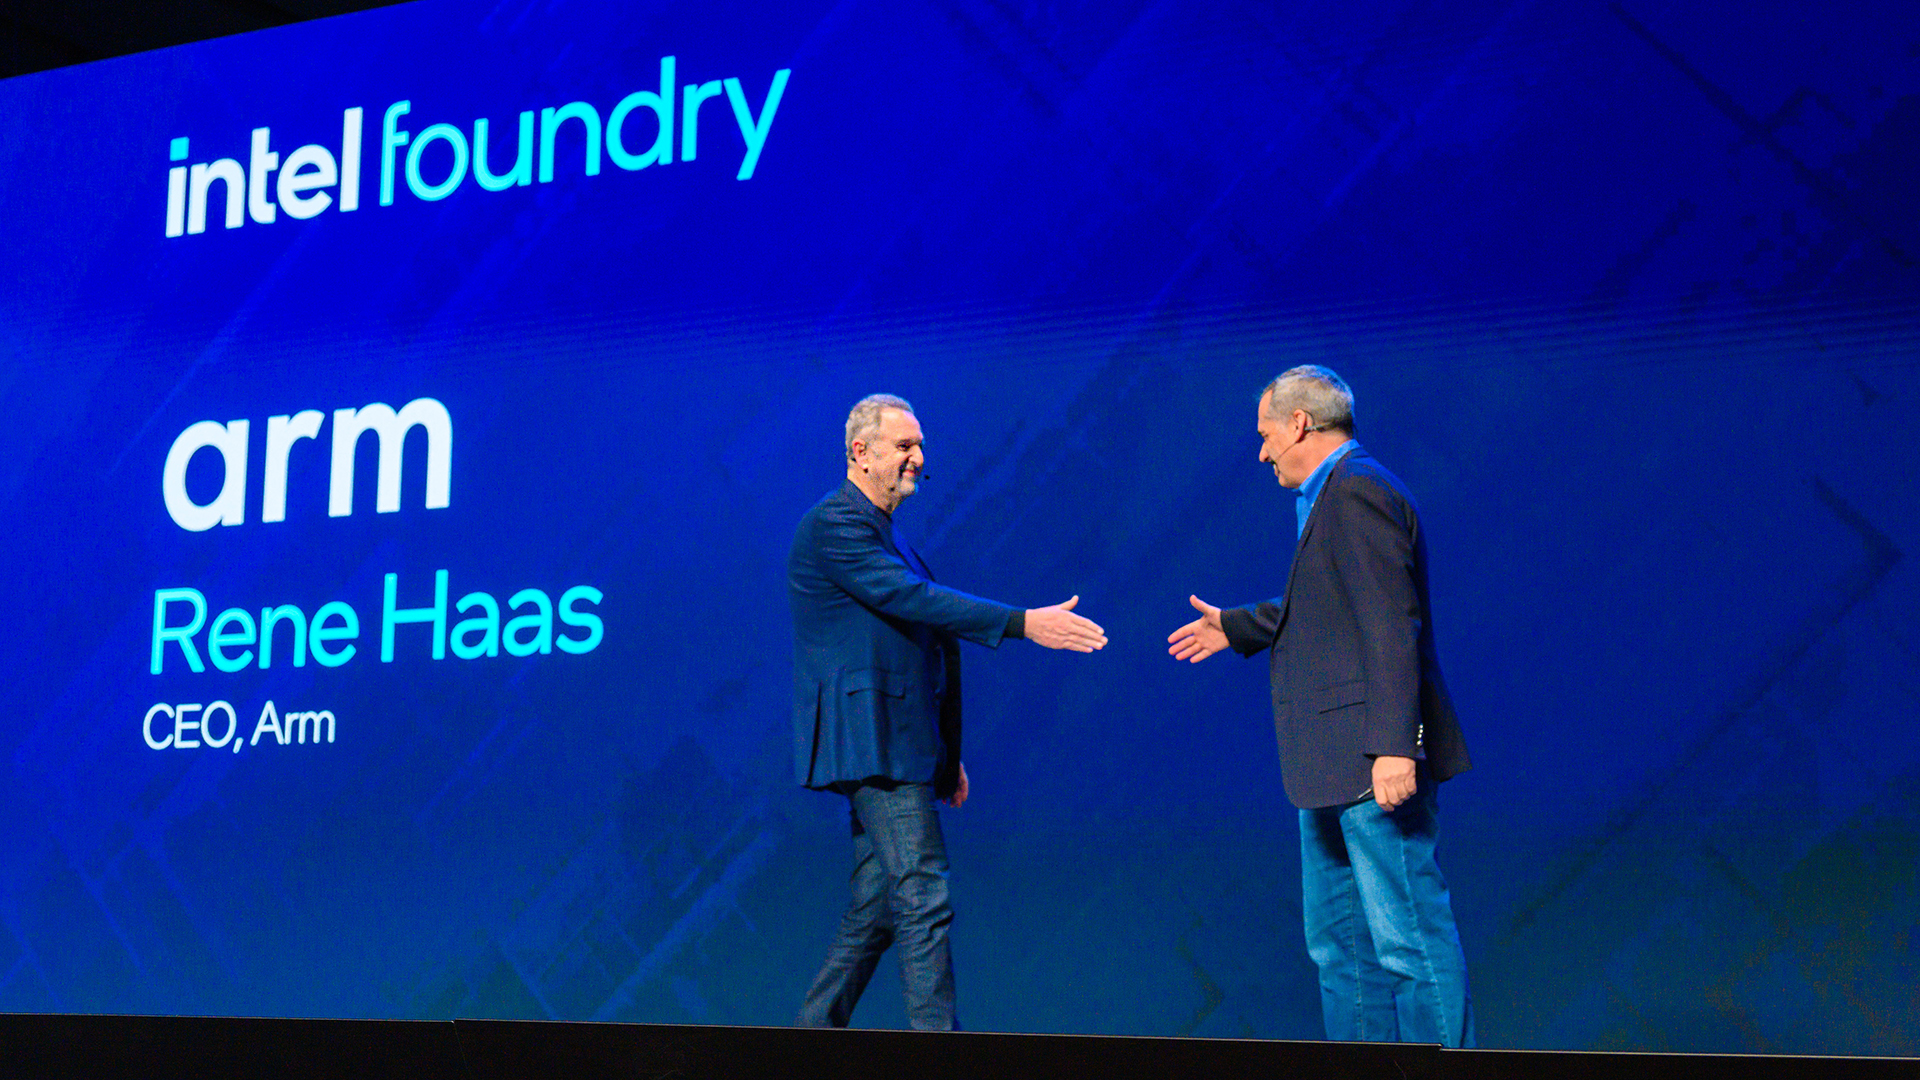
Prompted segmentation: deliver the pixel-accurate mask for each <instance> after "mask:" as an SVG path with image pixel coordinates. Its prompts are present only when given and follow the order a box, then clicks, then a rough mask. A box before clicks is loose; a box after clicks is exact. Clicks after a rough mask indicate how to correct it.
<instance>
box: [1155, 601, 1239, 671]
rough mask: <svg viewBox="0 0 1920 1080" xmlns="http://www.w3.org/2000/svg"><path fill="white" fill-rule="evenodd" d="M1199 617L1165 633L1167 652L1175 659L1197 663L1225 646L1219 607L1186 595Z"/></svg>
mask: <svg viewBox="0 0 1920 1080" xmlns="http://www.w3.org/2000/svg"><path fill="white" fill-rule="evenodd" d="M1187 603H1189V604H1192V605H1193V608H1194V610H1195V611H1198V612H1199V613H1200V617H1199V618H1197V619H1195V620H1193V621H1192V622H1190V623H1188V624H1187V625H1185V626H1183V627H1181V628H1180V629H1178V630H1175V631H1174V632H1173V633H1171V634H1168V635H1167V652H1169V653H1171V654H1172V655H1173V658H1174V659H1175V660H1185V661H1187V662H1188V663H1190V664H1197V663H1199V662H1200V661H1202V660H1205V659H1206V658H1207V657H1209V656H1212V655H1213V654H1214V653H1217V652H1222V651H1224V650H1225V649H1226V647H1227V632H1226V630H1225V629H1224V628H1222V627H1221V625H1220V609H1219V608H1217V607H1214V606H1213V605H1212V604H1209V603H1207V602H1206V601H1205V600H1202V599H1200V598H1199V597H1197V596H1189V597H1187Z"/></svg>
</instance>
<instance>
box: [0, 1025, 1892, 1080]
mask: <svg viewBox="0 0 1920 1080" xmlns="http://www.w3.org/2000/svg"><path fill="white" fill-rule="evenodd" d="M879 1076H906V1077H914V1078H916V1080H921V1078H927V1080H944V1078H948V1077H953V1078H960V1077H966V1078H989V1080H991V1078H1002V1077H1007V1078H1011V1077H1049V1078H1053V1077H1059V1078H1077V1077H1087V1078H1093V1077H1099V1078H1102V1080H1106V1078H1111V1077H1133V1076H1167V1077H1241V1076H1246V1077H1301V1078H1328V1080H1340V1078H1346V1077H1354V1078H1361V1077H1366V1078H1374V1077H1382V1078H1390V1080H1454V1078H1459V1080H1548V1078H1554V1080H1560V1078H1571V1080H1587V1078H1592V1080H1603V1078H1613V1077H1619V1078H1623V1080H1665V1078H1668V1077H1672V1078H1676V1080H1678V1078H1681V1077H1685V1078H1688V1080H1696V1078H1697V1080H1718V1078H1723V1077H1724V1078H1728V1080H1731V1078H1734V1077H1741V1078H1746V1077H1769V1078H1771V1077H1785V1078H1799V1077H1805V1078H1807V1080H1813V1078H1816V1077H1818V1078H1821V1080H1830V1078H1831V1080H1853V1078H1861V1080H1866V1078H1872V1080H1881V1078H1892V1077H1920V1058H1868V1057H1761V1056H1749V1055H1715V1054H1588V1053H1560V1052H1552V1051H1524V1050H1442V1049H1440V1048H1439V1047H1437V1046H1419V1045H1412V1044H1357V1043H1325V1042H1277V1041H1262V1040H1252V1039H1164V1038H1130V1037H1118V1036H1098V1035H1002V1034H989V1033H974V1032H968V1033H961V1034H950V1035H949V1034H923V1033H919V1032H911V1031H858V1030H856V1031H802V1030H795V1029H792V1028H749V1027H696V1026H681V1025H664V1024H581V1023H550V1022H540V1021H521V1020H454V1021H430V1020H419V1021H408V1020H283V1019H251V1018H239V1017H201V1016H71V1015H47V1014H18V1013H16V1014H10V1015H0V1077H6V1078H9V1080H11V1078H15V1077H19V1078H23V1080H28V1078H30V1080H68V1078H78V1077H85V1078H99V1080H121V1078H127V1080H133V1078H139V1080H242V1078H245V1080H265V1078H282V1077H285V1078H296V1080H308V1078H311V1080H334V1078H338V1080H385V1078H389V1077H390V1078H393V1080H544V1078H548V1077H554V1078H565V1080H601V1078H607V1080H735V1078H759V1077H769V1078H771V1077H780V1078H792V1080H809V1078H814V1077H819V1078H839V1077H849V1078H865V1077H879Z"/></svg>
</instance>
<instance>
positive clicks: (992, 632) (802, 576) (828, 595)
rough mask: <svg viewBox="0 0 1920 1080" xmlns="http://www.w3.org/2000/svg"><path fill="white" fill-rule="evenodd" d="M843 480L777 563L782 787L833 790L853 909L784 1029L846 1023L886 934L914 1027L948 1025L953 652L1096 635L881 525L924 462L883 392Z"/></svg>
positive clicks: (956, 776)
mask: <svg viewBox="0 0 1920 1080" xmlns="http://www.w3.org/2000/svg"><path fill="white" fill-rule="evenodd" d="M846 453H847V478H846V481H845V482H844V483H842V484H841V485H840V487H839V489H838V490H836V491H833V492H831V493H829V494H828V495H827V496H826V497H825V498H823V499H821V500H820V501H819V503H817V504H815V506H814V507H813V509H811V510H809V511H807V513H806V516H804V517H802V518H801V519H800V527H799V529H798V530H796V531H795V533H794V537H793V548H792V550H791V551H790V552H789V553H788V555H787V592H788V596H789V598H790V599H791V601H792V604H793V637H794V642H793V738H794V744H793V751H794V753H793V764H794V779H796V780H798V781H799V782H800V783H801V784H803V785H805V786H807V787H810V788H818V789H827V790H832V791H836V792H839V793H840V794H842V795H845V796H846V797H847V800H848V802H849V804H850V806H851V812H852V819H853V859H854V866H853V899H852V902H851V903H850V904H849V905H848V907H847V910H846V914H845V915H843V916H842V917H841V920H840V932H839V935H838V936H837V937H836V938H835V940H834V942H833V945H832V946H831V947H830V948H829V949H828V952H827V960H826V963H825V965H823V966H822V967H821V969H820V974H819V975H818V976H817V977H815V979H814V981H813V986H812V988H811V989H809V990H808V991H807V997H806V1001H805V1002H804V1003H803V1004H802V1005H801V1007H800V1016H799V1019H798V1023H799V1024H801V1025H802V1026H806V1027H845V1026H846V1025H847V1022H848V1021H849V1020H850V1019H851V1018H852V1016H853V1007H854V1005H855V1004H856V1003H858V1002H859V1000H860V993H861V991H863V990H865V989H866V986H867V980H868V979H870V978H871V977H872V976H873V970H874V967H875V966H876V965H877V964H878V963H879V962H880V954H881V953H883V952H885V951H886V950H887V947H888V946H889V945H892V944H894V943H895V942H896V941H897V942H898V944H899V946H900V975H901V982H902V984H903V986H904V988H905V991H906V998H907V1017H908V1020H909V1021H910V1022H911V1023H912V1024H913V1026H914V1027H915V1028H920V1029H924V1030H935V1031H950V1030H954V1029H956V1028H957V1027H958V1026H959V1025H958V1017H957V1015H956V1012H955V1007H954V989H953V964H952V961H951V960H950V959H949V956H948V949H947V929H948V926H949V925H950V924H951V923H952V921H953V910H952V908H951V907H950V906H949V903H948V898H947V852H946V841H945V840H944V838H943V837H942V835H941V832H940V819H939V816H938V815H937V814H936V813H935V812H934V801H935V799H940V800H944V801H946V802H948V803H950V804H951V805H953V806H954V807H956V808H958V807H959V806H960V805H962V804H963V803H965V802H966V800H967V770H966V768H965V767H964V766H963V765H962V764H961V760H960V645H959V642H960V641H961V640H962V639H964V640H967V641H972V642H976V643H978V644H981V645H985V646H987V647H988V648H995V647H998V646H999V644H1000V641H1001V640H1002V639H1003V638H1008V637H1025V638H1027V639H1028V640H1030V641H1033V642H1035V643H1036V644H1039V645H1044V646H1046V647H1047V648H1050V649H1070V650H1073V651H1076V652H1092V651H1094V650H1095V649H1099V648H1101V647H1103V646H1105V645H1106V643H1107V639H1106V634H1105V633H1104V632H1103V631H1102V630H1101V629H1100V627H1099V626H1097V625H1095V624H1094V623H1093V622H1091V621H1089V620H1087V619H1085V618H1083V617H1082V616H1079V615H1076V614H1074V613H1073V608H1074V605H1075V604H1077V603H1078V602H1079V599H1080V598H1079V597H1077V596H1076V597H1073V598H1072V599H1070V600H1068V601H1066V602H1065V603H1063V604H1055V605H1054V606H1052V607H1045V608H1034V609H1032V610H1027V611H1021V610H1018V609H1015V608H1012V607H1009V606H1007V605H1005V604H997V603H994V602H993V601H991V600H982V599H981V598H979V597H977V596H970V595H968V594H966V593H963V592H960V591H959V590H957V589H950V588H947V587H946V586H944V585H939V584H936V583H935V582H934V580H933V574H932V573H931V572H930V571H929V570H928V569H927V564H926V563H925V562H923V561H922V560H921V558H920V554H919V553H918V552H916V551H915V550H914V549H913V546H912V545H911V544H908V543H906V542H905V541H904V540H902V539H901V538H900V537H899V535H898V534H897V533H896V532H895V531H894V527H893V512H894V510H895V509H896V508H898V507H899V505H900V502H901V500H903V499H905V498H906V497H907V496H909V495H912V494H913V493H914V492H915V491H916V490H918V487H919V482H920V478H921V476H922V474H923V473H924V472H925V466H926V452H925V449H924V447H923V439H922V435H921V431H920V422H919V420H918V419H916V418H915V416H914V414H913V407H912V406H911V405H908V404H907V403H906V402H905V401H903V400H901V399H899V398H897V397H893V396H890V395H886V394H875V395H872V396H870V397H867V398H864V399H862V400H861V401H860V402H859V403H858V404H856V405H855V406H854V407H853V411H852V413H850V414H849V415H848V416H847V428H846Z"/></svg>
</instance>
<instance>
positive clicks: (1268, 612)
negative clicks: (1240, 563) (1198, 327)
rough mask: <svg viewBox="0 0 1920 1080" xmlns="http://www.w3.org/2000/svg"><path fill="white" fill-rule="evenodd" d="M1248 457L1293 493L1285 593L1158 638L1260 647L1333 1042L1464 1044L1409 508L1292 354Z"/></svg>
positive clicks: (1339, 402) (1317, 372)
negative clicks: (1438, 857)
mask: <svg viewBox="0 0 1920 1080" xmlns="http://www.w3.org/2000/svg"><path fill="white" fill-rule="evenodd" d="M1256 427H1257V430H1258V432H1259V434H1260V438H1261V449H1260V460H1261V461H1263V462H1265V463H1267V464H1269V465H1271V466H1273V472H1274V476H1275V477H1277V478H1278V479H1279V481H1280V484H1281V486H1282V487H1287V488H1292V489H1294V490H1295V491H1296V495H1297V497H1296V499H1295V506H1294V510H1295V520H1296V525H1297V530H1298V531H1297V537H1298V539H1297V542H1296V545H1295V548H1294V555H1293V569H1292V571H1291V572H1290V573H1289V574H1288V576H1287V587H1286V591H1285V592H1284V593H1282V594H1281V595H1280V596H1279V597H1276V598H1275V599H1272V600H1268V601H1265V602H1263V603H1259V604H1254V605H1251V606H1249V607H1243V608H1235V609H1232V610H1227V611H1222V610H1221V609H1219V608H1217V607H1214V606H1212V605H1210V604H1208V603H1206V602H1205V601H1203V600H1201V599H1200V598H1199V597H1197V596H1196V597H1191V598H1190V601H1191V603H1192V604H1193V606H1194V607H1195V608H1197V609H1199V611H1200V618H1198V619H1196V620H1194V621H1193V622H1191V623H1188V624H1187V625H1186V626H1183V627H1181V628H1180V629H1178V630H1176V631H1174V632H1173V634H1172V635H1171V636H1169V637H1168V639H1167V640H1168V642H1169V643H1170V646H1171V647H1170V648H1169V650H1168V651H1169V652H1171V653H1172V654H1173V655H1174V656H1175V657H1176V658H1178V659H1182V660H1190V661H1192V662H1195V663H1198V662H1199V661H1201V660H1204V659H1206V658H1207V657H1209V656H1212V655H1213V654H1214V653H1216V652H1219V651H1221V650H1224V649H1227V648H1232V649H1233V650H1234V651H1236V652H1239V653H1241V654H1242V655H1246V656H1251V655H1253V654H1255V653H1257V652H1259V651H1261V650H1262V649H1266V650H1269V658H1268V666H1269V670H1270V673H1271V676H1272V681H1273V723H1274V730H1275V733H1276V734H1277V736H1278V738H1279V742H1280V767H1281V777H1282V780H1283V781H1284V783H1285V785H1286V790H1287V795H1288V797H1289V798H1290V799H1291V800H1292V801H1293V804H1294V805H1295V806H1297V807H1299V808H1300V849H1301V850H1300V865H1301V873H1302V878H1303V886H1304V887H1303V900H1304V903H1303V905H1302V910H1303V911H1304V913H1305V916H1306V918H1305V922H1306V936H1307V952H1308V954H1309V955H1311V956H1312V957H1313V960H1314V963H1315V964H1316V965H1317V966H1318V967H1319V970H1320V1001H1321V1009H1322V1014H1323V1016H1324V1019H1325V1021H1326V1027H1327V1037H1328V1038H1330V1039H1368V1040H1381V1041H1395V1042H1430V1043H1441V1044H1443V1045H1446V1046H1471V1045H1473V1011H1472V1007H1471V1004H1470V999H1469V996H1468V992H1467V966H1466V957H1465V955H1464V953H1463V952H1462V950H1461V948H1460V935H1459V932H1458V930H1457V929H1456V927H1455V924H1454V918H1453V906H1452V902H1451V899H1450V897H1449V896H1448V893H1447V883H1446V879H1445V878H1444V877H1442V876H1441V873H1440V867H1439V864H1438V863H1437V862H1435V860H1434V848H1435V845H1436V843H1437V842H1438V839H1439V831H1438V830H1439V826H1438V804H1437V803H1436V801H1435V798H1434V788H1435V787H1436V786H1437V785H1438V784H1439V783H1440V781H1443V780H1446V779H1448V778H1449V777H1452V776H1454V775H1456V774H1458V773H1460V772H1463V771H1465V770H1466V769H1467V768H1468V767H1469V766H1470V764H1471V763H1470V762H1469V760H1468V758H1467V750H1466V745H1465V743H1464V742H1462V740H1461V735H1460V725H1459V722H1458V721H1457V720H1456V719H1455V717H1454V711H1453V702H1452V699H1451V698H1449V697H1448V695H1447V687H1446V683H1445V681H1443V680H1442V678H1441V676H1440V660H1439V656H1438V655H1437V654H1436V652H1435V650H1434V644H1433V618H1432V606H1431V604H1430V603H1429V601H1428V595H1427V542H1426V534H1425V533H1424V532H1423V531H1422V530H1421V528H1420V513H1419V510H1418V509H1417V508H1416V507H1415V506H1414V503H1413V497H1412V496H1411V495H1410V494H1408V492H1407V489H1406V486H1405V485H1404V484H1402V483H1401V482H1400V480H1399V478H1398V477H1395V476H1394V475H1393V474H1392V473H1390V472H1388V471H1387V470H1386V468H1385V467H1384V466H1382V465H1381V464H1380V463H1379V462H1377V461H1375V460H1374V459H1373V458H1372V457H1371V456H1370V455H1369V454H1368V453H1367V452H1366V451H1365V450H1364V449H1362V448H1361V446H1360V444H1359V443H1358V442H1357V441H1355V440H1354V438H1353V433H1354V421H1353V392H1352V391H1351V390H1350V389H1348V387H1347V384H1346V383H1345V382H1344V381H1342V380H1341V378H1340V376H1338V375H1336V374H1334V373H1333V372H1332V371H1329V370H1328V369H1326V368H1323V367H1318V366H1314V365H1307V366H1304V367H1297V368H1294V369H1292V370H1290V371H1287V372H1285V373H1284V374H1282V375H1280V376H1279V377H1278V378H1276V379H1274V380H1273V382H1271V383H1269V384H1268V385H1267V387H1266V389H1265V390H1263V391H1262V392H1261V394H1260V405H1259V413H1258V415H1257V423H1256Z"/></svg>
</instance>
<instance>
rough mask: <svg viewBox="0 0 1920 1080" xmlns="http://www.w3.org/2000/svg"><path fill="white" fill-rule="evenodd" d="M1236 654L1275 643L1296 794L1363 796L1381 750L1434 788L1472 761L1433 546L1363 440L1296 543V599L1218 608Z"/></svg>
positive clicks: (1285, 752)
mask: <svg viewBox="0 0 1920 1080" xmlns="http://www.w3.org/2000/svg"><path fill="white" fill-rule="evenodd" d="M1220 623H1221V626H1222V628H1223V629H1224V630H1225V631H1226V633H1227V640H1228V641H1229V642H1230V643H1231V644H1232V646H1233V648H1234V650H1235V651H1237V652H1239V653H1241V654H1242V655H1245V656H1251V655H1253V654H1254V653H1257V652H1259V651H1260V650H1262V649H1271V650H1272V653H1271V655H1270V657H1269V669H1270V671H1271V673H1272V677H1273V726H1274V732H1275V734H1276V735H1277V736H1278V738H1279V741H1280V771H1281V776H1282V778H1283V779H1284V780H1285V782H1286V788H1287V797H1288V798H1289V799H1291V800H1292V801H1293V804H1294V805H1295V806H1298V807H1301V808H1303V809H1312V808H1315V807H1322V806H1338V805H1341V804H1344V803H1350V802H1354V801H1356V800H1358V799H1359V798H1360V797H1361V796H1362V795H1363V794H1364V793H1366V792H1368V790H1369V789H1370V788H1371V787H1372V785H1373V760H1372V759H1373V758H1374V757H1376V756H1378V755H1381V754H1390V755H1394V756H1398V757H1409V758H1413V759H1415V760H1417V761H1422V762H1424V764H1423V765H1422V766H1421V777H1422V778H1423V780H1426V779H1430V780H1431V781H1434V782H1437V781H1440V780H1445V779H1447V778H1448V777H1451V776H1454V775H1455V774H1457V773H1460V772H1464V771H1465V770H1466V769H1468V768H1469V767H1471V765H1472V762H1471V761H1470V760H1469V759H1468V757H1467V748H1466V744H1465V742H1463V741H1462V739H1461V735H1460V724H1459V721H1458V720H1457V719H1456V718H1455V716H1454V711H1453V701H1452V699H1451V698H1450V697H1449V696H1448V695H1447V687H1446V683H1445V682H1444V681H1443V680H1442V679H1441V677H1440V658H1439V656H1438V655H1437V654H1436V653H1435V651H1434V645H1433V618H1432V608H1431V606H1430V604H1429V603H1428V599H1427V542H1426V537H1425V535H1424V534H1422V532H1421V531H1420V513H1419V510H1418V509H1417V508H1416V507H1415V506H1414V504H1413V496H1412V495H1410V494H1408V492H1407V489H1406V486H1405V485H1404V484H1402V483H1401V482H1400V480H1399V478H1398V477H1396V476H1394V475H1393V474H1392V473H1390V472H1388V471H1387V470H1386V469H1385V468H1384V467H1383V466H1381V464H1380V463H1379V462H1377V461H1375V460H1374V459H1373V458H1372V457H1371V456H1370V455H1368V454H1367V452H1366V451H1365V450H1363V449H1361V448H1360V447H1359V446H1355V447H1354V448H1353V450H1352V451H1350V452H1349V453H1348V454H1347V455H1346V457H1344V458H1342V459H1340V460H1339V461H1338V462H1336V463H1335V464H1334V467H1333V470H1332V472H1330V473H1328V475H1327V480H1326V485H1325V486H1324V487H1322V488H1321V489H1320V497H1319V499H1318V500H1317V501H1316V502H1315V503H1314V507H1313V513H1312V515H1311V516H1309V517H1308V518H1307V528H1306V531H1305V532H1303V533H1301V535H1300V540H1299V543H1298V545H1297V546H1296V547H1295V549H1294V554H1293V569H1292V571H1291V572H1290V573H1289V574H1288V576H1287V591H1286V592H1285V593H1283V594H1282V595H1280V596H1279V597H1276V598H1275V599H1272V600H1268V601H1265V602H1264V603H1259V604H1254V605H1252V606H1251V607H1244V608H1235V609H1231V610H1226V611H1222V612H1221V613H1220Z"/></svg>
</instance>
